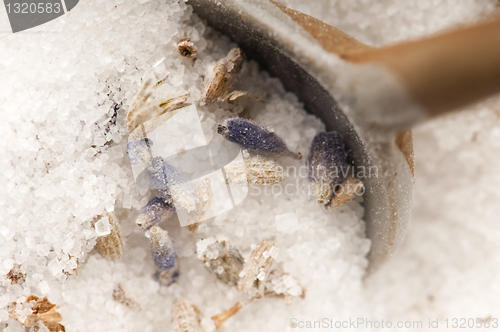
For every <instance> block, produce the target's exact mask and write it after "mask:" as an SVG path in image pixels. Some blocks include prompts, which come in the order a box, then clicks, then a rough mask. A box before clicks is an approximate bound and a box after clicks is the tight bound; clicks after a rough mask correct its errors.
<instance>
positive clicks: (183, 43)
mask: <svg viewBox="0 0 500 332" xmlns="http://www.w3.org/2000/svg"><path fill="white" fill-rule="evenodd" d="M174 48H175V49H176V50H177V51H179V53H180V55H182V56H183V57H185V58H188V59H194V58H196V47H195V46H194V44H193V43H192V42H191V38H183V39H181V40H179V41H178V42H177V43H175V44H174Z"/></svg>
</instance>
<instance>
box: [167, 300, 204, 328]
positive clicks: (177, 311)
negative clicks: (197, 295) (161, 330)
mask: <svg viewBox="0 0 500 332" xmlns="http://www.w3.org/2000/svg"><path fill="white" fill-rule="evenodd" d="M170 315H171V318H172V325H173V326H174V328H175V330H176V331H177V332H205V330H204V329H203V327H202V326H201V320H202V318H203V314H202V313H201V311H200V309H198V307H196V306H195V305H194V304H193V303H191V302H190V301H188V300H186V299H178V300H176V301H175V302H174V303H173V304H172V309H171V313H170Z"/></svg>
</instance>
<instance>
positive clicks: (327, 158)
mask: <svg viewBox="0 0 500 332" xmlns="http://www.w3.org/2000/svg"><path fill="white" fill-rule="evenodd" d="M346 157H347V155H346V152H345V148H344V141H343V139H342V136H341V135H340V134H339V133H337V132H336V131H330V132H328V133H319V134H318V135H316V137H314V139H313V141H312V143H311V149H310V152H309V157H308V160H307V166H308V168H307V171H308V177H309V181H310V182H311V184H312V185H313V192H314V196H315V197H316V200H317V202H318V204H327V203H328V202H329V201H330V200H331V199H332V197H333V195H334V188H335V186H336V185H339V184H340V183H342V181H343V179H344V177H343V174H342V170H343V167H344V165H345V163H346Z"/></svg>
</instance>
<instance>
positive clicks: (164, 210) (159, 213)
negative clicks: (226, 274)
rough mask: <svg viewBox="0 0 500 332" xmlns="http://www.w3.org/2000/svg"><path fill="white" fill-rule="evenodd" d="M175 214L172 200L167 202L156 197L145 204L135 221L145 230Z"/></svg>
mask: <svg viewBox="0 0 500 332" xmlns="http://www.w3.org/2000/svg"><path fill="white" fill-rule="evenodd" d="M173 215H175V207H174V205H173V204H172V203H171V202H165V200H164V199H163V198H159V197H155V198H153V199H152V200H150V201H149V202H148V204H146V205H144V207H143V208H142V209H141V211H140V212H139V216H138V217H137V219H136V221H135V223H136V224H137V226H139V227H140V228H142V229H143V230H148V229H150V228H151V227H152V226H155V225H158V224H159V223H161V222H163V221H165V220H167V219H168V218H170V217H172V216H173Z"/></svg>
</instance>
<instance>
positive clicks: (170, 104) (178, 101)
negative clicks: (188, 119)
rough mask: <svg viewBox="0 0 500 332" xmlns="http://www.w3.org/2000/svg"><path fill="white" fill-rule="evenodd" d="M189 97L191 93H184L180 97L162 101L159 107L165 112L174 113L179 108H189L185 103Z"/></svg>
mask: <svg viewBox="0 0 500 332" xmlns="http://www.w3.org/2000/svg"><path fill="white" fill-rule="evenodd" d="M188 97H189V92H186V93H183V94H181V95H179V96H176V97H173V98H170V99H167V100H165V101H162V102H161V103H160V104H159V106H160V107H161V108H162V109H164V110H165V112H170V111H173V110H175V109H177V108H180V107H184V106H187V104H185V102H186V101H187V99H188Z"/></svg>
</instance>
